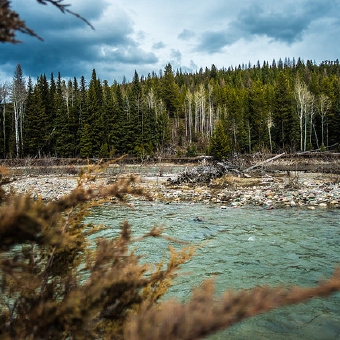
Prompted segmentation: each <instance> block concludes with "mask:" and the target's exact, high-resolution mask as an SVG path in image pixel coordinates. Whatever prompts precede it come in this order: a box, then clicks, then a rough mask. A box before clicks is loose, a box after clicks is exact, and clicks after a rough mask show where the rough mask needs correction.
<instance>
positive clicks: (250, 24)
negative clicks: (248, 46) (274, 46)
mask: <svg viewBox="0 0 340 340" xmlns="http://www.w3.org/2000/svg"><path fill="white" fill-rule="evenodd" d="M336 7H338V6H336V5H331V4H330V3H329V2H320V1H316V0H311V1H308V2H307V1H295V2H290V3H287V4H286V3H282V6H281V7H279V6H277V4H276V3H274V2H272V3H268V2H265V1H262V2H261V1H259V2H257V3H254V2H253V3H252V4H250V5H248V6H247V7H245V8H243V9H242V10H240V11H239V14H238V15H237V17H236V19H235V20H233V21H231V22H226V23H225V24H224V25H223V24H222V27H223V26H224V28H222V29H220V30H217V31H207V32H205V33H203V34H202V35H201V36H200V38H199V43H198V45H197V47H196V49H195V51H206V52H209V53H216V52H221V51H222V49H223V48H225V47H226V46H230V45H233V44H234V43H236V42H237V41H239V40H240V39H244V40H252V39H253V38H254V36H262V37H263V36H266V37H268V38H270V39H271V40H272V41H278V42H283V43H286V44H288V45H291V44H292V43H294V42H297V41H300V40H302V38H303V34H304V33H305V32H306V31H308V29H309V28H310V25H311V24H312V23H313V22H315V21H317V20H319V19H321V18H322V19H328V18H331V17H332V16H334V13H335V12H337V10H336ZM225 10H226V11H227V10H228V8H227V7H225ZM221 15H222V14H221ZM217 20H219V21H222V18H221V17H220V18H219V19H218V18H217Z"/></svg>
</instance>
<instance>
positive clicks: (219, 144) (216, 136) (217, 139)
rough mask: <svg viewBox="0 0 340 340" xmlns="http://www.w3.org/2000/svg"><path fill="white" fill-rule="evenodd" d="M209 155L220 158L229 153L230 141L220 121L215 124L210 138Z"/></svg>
mask: <svg viewBox="0 0 340 340" xmlns="http://www.w3.org/2000/svg"><path fill="white" fill-rule="evenodd" d="M209 149H210V155H211V156H213V157H214V158H215V159H218V160H222V159H224V158H226V157H228V156H229V155H230V154H231V148H230V141H229V138H228V137H227V135H226V133H225V130H224V126H223V124H222V121H221V120H219V121H218V122H217V124H216V129H215V131H214V133H213V135H212V136H211V139H210V147H209Z"/></svg>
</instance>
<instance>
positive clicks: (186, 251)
mask: <svg viewBox="0 0 340 340" xmlns="http://www.w3.org/2000/svg"><path fill="white" fill-rule="evenodd" d="M98 171H100V168H99V167H98V166H90V165H89V166H88V167H87V171H83V172H82V173H81V174H80V178H79V181H78V187H77V188H76V189H75V190H74V191H72V192H71V193H70V194H68V195H66V196H65V197H63V198H60V199H58V200H55V201H50V202H43V201H42V200H33V199H32V198H31V197H30V196H19V195H16V194H13V193H11V194H6V193H5V192H4V191H3V190H0V200H1V202H2V203H1V206H0V240H1V241H0V302H1V307H0V338H1V339H83V338H84V339H139V340H141V339H196V338H200V337H202V336H204V335H207V334H209V333H211V332H215V331H217V330H219V329H222V328H226V327H228V326H230V325H232V324H234V323H236V322H239V321H242V320H243V319H245V318H247V317H250V316H253V315H256V314H259V313H262V312H265V311H267V310H270V309H273V308H277V307H279V306H282V305H286V304H290V303H297V302H301V301H305V300H306V299H309V298H311V297H313V296H327V295H329V294H331V293H333V292H335V291H338V290H340V273H339V272H336V273H335V275H334V277H332V278H331V279H329V280H328V281H326V282H324V283H321V284H320V285H318V286H317V287H315V288H299V287H296V288H293V289H284V288H282V287H281V288H269V287H257V288H254V289H252V290H247V291H240V292H226V293H225V295H224V296H223V297H222V298H218V299H217V298H216V297H214V294H213V293H214V290H213V283H212V282H211V281H207V282H204V283H203V284H202V287H201V288H199V289H197V290H196V291H195V292H194V294H193V297H192V298H191V300H190V301H188V302H187V303H183V304H182V303H178V302H161V303H157V302H158V301H159V298H160V297H161V296H163V295H164V293H165V292H166V291H167V288H168V287H169V286H170V285H172V284H173V279H174V278H175V277H176V275H177V270H178V269H179V268H180V266H181V265H182V264H183V263H185V262H186V261H188V260H189V259H190V258H191V257H192V256H193V255H194V254H195V252H196V251H197V249H198V246H190V245H186V246H183V249H180V250H176V249H175V248H174V247H172V246H170V248H169V255H170V259H169V261H168V262H167V263H165V260H164V259H163V261H161V262H160V263H159V264H156V265H151V264H145V263H144V264H141V263H140V261H139V260H140V256H138V255H136V254H135V252H134V250H133V249H132V250H131V248H132V247H130V245H131V244H133V243H134V242H135V241H139V240H140V239H141V238H147V237H164V238H166V239H168V240H169V241H170V242H175V241H176V240H173V239H170V238H167V237H166V236H164V235H163V234H162V229H161V228H159V227H154V228H152V229H151V230H150V231H149V232H148V233H147V234H145V235H144V236H142V237H140V238H138V239H137V238H134V237H133V235H132V232H131V227H130V225H129V224H128V223H127V222H124V223H123V225H122V226H121V231H120V234H119V235H118V236H117V237H116V238H114V239H105V238H99V237H97V238H96V239H95V241H94V242H91V241H90V239H89V237H90V236H94V237H95V236H96V233H97V232H98V231H100V230H103V229H105V226H95V225H92V224H86V223H85V222H84V218H85V216H86V215H87V214H88V212H89V210H90V209H91V207H93V206H95V205H99V204H101V203H102V202H104V201H105V200H107V199H109V198H111V197H115V198H116V199H118V200H121V201H122V200H124V198H125V197H126V195H138V196H140V195H144V196H146V197H148V195H147V194H146V193H145V192H144V191H143V189H142V188H139V187H138V186H137V185H136V180H135V178H134V177H130V178H128V179H121V180H118V181H117V182H115V183H114V184H112V185H110V186H106V187H101V186H98V187H95V186H93V184H91V186H89V184H88V183H89V182H90V180H93V178H94V176H95V175H96V173H97V172H98ZM6 176H7V175H6V174H5V170H4V169H2V168H0V189H1V185H2V184H4V183H7V182H8V181H9V180H8V178H7V177H6ZM91 183H93V182H91ZM91 239H92V238H91Z"/></svg>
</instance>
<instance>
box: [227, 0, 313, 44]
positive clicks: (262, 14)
mask: <svg viewBox="0 0 340 340" xmlns="http://www.w3.org/2000/svg"><path fill="white" fill-rule="evenodd" d="M316 16H317V12H315V11H310V10H308V11H304V12H302V11H299V10H297V9H295V10H294V8H291V10H290V11H285V12H284V13H277V12H275V11H266V10H265V9H264V8H261V7H260V6H258V5H253V6H251V7H250V8H248V9H246V10H244V11H242V12H241V13H240V15H239V17H238V19H237V21H236V22H234V23H233V25H237V27H238V28H239V29H240V30H241V31H243V32H244V34H245V35H246V34H250V35H261V36H267V37H269V38H272V39H273V40H277V41H281V42H285V43H288V44H291V43H293V42H295V41H298V40H301V38H302V34H303V32H304V31H305V30H306V29H307V28H308V26H309V24H310V23H311V22H312V21H313V20H314V19H315V18H316Z"/></svg>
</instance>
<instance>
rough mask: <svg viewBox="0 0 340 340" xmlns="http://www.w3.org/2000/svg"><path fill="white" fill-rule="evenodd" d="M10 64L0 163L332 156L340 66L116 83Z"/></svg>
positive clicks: (169, 75)
mask: <svg viewBox="0 0 340 340" xmlns="http://www.w3.org/2000/svg"><path fill="white" fill-rule="evenodd" d="M23 73H24V70H22V68H21V66H20V65H19V64H18V65H17V67H16V69H15V70H14V71H13V80H12V82H11V83H8V82H7V83H1V84H0V126H1V128H0V157H1V158H17V157H20V158H23V157H33V158H37V157H83V158H87V157H104V158H107V157H110V158H112V157H115V156H117V155H121V154H126V153H128V154H131V155H135V156H137V157H140V158H142V159H143V158H144V157H147V156H151V157H152V156H156V155H158V156H177V157H181V156H195V155H197V153H200V154H210V155H213V156H215V157H216V158H223V157H226V156H228V155H230V154H232V153H252V152H258V151H261V152H272V153H276V152H281V151H286V152H297V151H308V150H321V151H324V150H328V149H333V150H334V149H335V150H337V149H339V142H340V66H339V61H338V60H336V61H325V62H322V63H321V64H319V65H317V64H316V63H315V62H312V61H307V62H306V63H305V62H304V61H302V60H301V59H298V60H297V61H296V60H295V59H293V60H291V59H289V58H286V59H285V60H284V61H282V60H281V59H280V60H279V61H278V62H276V61H275V60H273V61H272V63H269V62H267V61H265V62H263V64H262V65H261V63H260V62H259V61H258V62H257V64H256V65H251V64H248V65H239V66H238V67H229V68H222V69H217V68H216V67H215V66H214V65H212V67H211V68H210V69H209V68H206V69H205V70H203V69H200V70H199V71H198V72H196V73H185V72H182V71H181V70H173V68H172V66H171V64H168V65H166V66H165V69H164V70H163V71H160V73H159V74H156V73H152V74H148V75H147V76H146V77H145V76H139V75H138V73H137V72H135V74H134V77H133V80H132V81H131V82H130V83H129V82H127V81H123V82H122V83H121V84H120V83H117V82H116V81H113V83H109V81H107V80H101V79H99V78H98V77H97V75H96V71H95V70H93V71H92V77H91V79H90V80H89V81H86V80H85V78H84V77H81V78H80V79H77V78H74V79H64V78H63V77H62V75H61V74H60V73H59V74H58V75H53V74H51V75H49V76H46V75H45V74H41V75H40V76H38V77H37V79H31V78H28V79H26V78H25V77H24V76H23Z"/></svg>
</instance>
